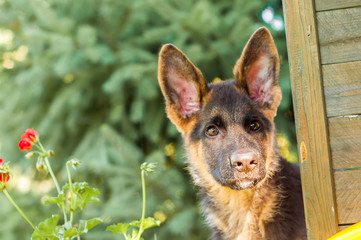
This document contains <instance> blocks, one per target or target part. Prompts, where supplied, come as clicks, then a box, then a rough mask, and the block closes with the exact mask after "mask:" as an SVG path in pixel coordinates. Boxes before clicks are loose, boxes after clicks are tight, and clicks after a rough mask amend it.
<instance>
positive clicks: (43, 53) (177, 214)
mask: <svg viewBox="0 0 361 240" xmlns="http://www.w3.org/2000/svg"><path fill="white" fill-rule="evenodd" d="M274 4H276V5H275V6H276V7H280V6H279V5H277V4H279V2H278V1H276V2H275V3H274ZM266 5H267V2H265V1H262V0H253V1H248V0H232V1H217V0H198V1H192V0H182V1H176V0H148V1H144V0H121V1H120V0H92V1H91V0H76V1H73V0H2V1H0V36H3V39H4V40H3V41H2V42H1V43H0V54H1V55H2V59H0V64H1V67H0V99H1V100H0V123H1V124H0V147H1V148H0V150H1V152H0V154H1V155H0V156H1V157H2V158H3V159H6V160H7V161H12V163H13V164H18V165H19V167H20V168H19V169H20V170H19V171H20V172H22V174H24V175H26V176H30V175H31V176H32V177H33V176H34V173H32V172H31V171H28V170H27V167H28V166H30V165H33V164H34V163H33V162H31V161H29V160H25V159H24V158H23V157H22V155H21V153H20V152H19V151H18V149H17V143H18V141H19V139H20V135H21V133H22V132H23V131H24V130H25V129H26V128H29V127H30V128H35V129H36V130H37V131H38V132H39V134H41V137H42V141H43V143H44V144H45V145H47V146H49V147H52V148H53V149H54V151H55V154H56V155H55V162H54V164H55V165H54V166H55V167H56V166H58V170H57V171H56V172H57V175H58V176H63V179H65V173H64V172H63V171H61V170H60V166H62V165H63V163H64V161H65V160H68V159H69V158H70V157H72V156H75V157H77V158H79V159H80V160H82V161H83V162H84V164H83V167H82V168H81V173H80V175H79V177H80V176H82V177H86V178H87V180H89V182H91V184H92V185H94V186H96V187H97V188H99V189H100V190H101V192H102V204H101V205H99V206H94V207H93V208H91V210H90V211H88V212H87V213H86V214H88V215H89V216H92V215H101V216H103V217H105V222H106V223H107V224H108V225H109V224H111V223H115V222H118V221H127V220H129V221H130V220H131V219H134V218H137V217H139V213H140V211H139V209H140V208H141V194H140V189H141V183H140V181H139V174H140V173H139V165H140V163H142V162H143V161H148V162H157V163H158V168H157V169H156V173H155V174H153V175H152V176H150V178H149V181H148V183H147V185H148V186H147V189H148V197H147V199H148V202H147V215H150V214H153V213H155V217H156V218H158V219H161V220H163V221H164V223H163V224H162V226H161V227H159V228H156V229H154V231H155V232H156V234H157V238H158V239H189V240H192V239H206V238H207V236H208V229H207V227H206V226H205V224H204V223H203V219H202V217H201V216H200V210H199V205H198V203H197V197H196V194H195V189H194V187H193V185H192V183H191V180H190V176H189V174H188V173H187V172H186V170H185V158H184V153H183V150H182V142H181V140H180V136H179V134H178V132H177V131H176V129H175V127H174V126H173V125H172V124H171V123H170V122H169V120H168V119H167V118H166V115H165V111H164V103H163V98H162V96H161V94H160V90H159V87H158V82H157V63H158V51H159V49H160V47H161V46H162V44H164V43H168V42H170V43H173V44H175V45H176V46H177V47H179V48H180V49H181V50H182V51H184V53H185V54H186V55H187V56H188V57H189V58H190V59H191V60H192V62H194V63H195V65H196V66H198V67H199V68H200V69H201V70H202V72H203V73H204V75H205V77H206V79H208V81H212V80H213V79H214V78H216V77H219V78H221V79H228V78H231V77H232V68H233V65H234V64H235V62H236V60H237V59H238V57H239V56H240V54H241V52H242V49H243V47H244V45H245V43H246V41H247V40H248V38H249V37H250V35H251V34H252V33H253V31H254V30H256V29H257V28H258V27H260V26H263V25H265V24H264V23H263V22H262V21H261V18H260V12H261V10H262V9H263V8H265V7H266ZM279 11H280V10H279ZM273 33H274V37H275V39H276V44H277V45H278V47H279V50H280V55H281V60H282V71H281V77H280V84H281V87H282V88H283V90H284V91H283V94H284V100H283V102H282V105H281V109H280V112H279V115H278V116H279V118H278V119H277V121H278V122H279V123H281V124H279V125H280V126H281V127H282V129H283V130H284V131H288V132H289V131H291V133H292V134H291V135H290V136H291V137H290V138H291V139H292V138H294V135H293V134H294V133H293V132H294V130H293V125H292V119H289V118H287V117H285V114H286V113H289V111H290V110H291V96H290V86H289V79H288V67H287V61H286V60H287V57H286V55H285V54H286V49H285V47H284V36H283V35H284V33H277V32H273ZM282 129H281V130H282ZM290 129H291V130H290ZM57 161H58V163H57ZM19 174H20V173H19ZM42 178H43V176H42V175H41V174H37V175H35V180H34V181H33V182H32V183H31V191H27V192H26V193H25V195H24V194H20V193H19V195H18V196H17V197H18V198H21V201H20V202H19V204H21V205H22V206H24V207H25V210H27V211H28V212H30V213H31V214H30V216H32V218H33V219H34V221H35V222H36V220H37V219H41V218H43V217H44V216H47V217H49V214H50V212H51V210H52V209H50V208H49V207H45V209H44V210H42V208H40V207H38V206H40V201H39V191H41V189H39V188H42V187H39V186H43V185H42V184H45V183H44V182H43V181H42ZM14 190H15V189H14ZM24 191H26V190H24ZM52 191H54V189H53V190H52ZM0 201H1V203H3V202H5V201H3V199H2V197H0ZM6 204H7V203H4V205H5V206H6V207H1V211H0V218H1V219H3V220H4V219H6V221H2V224H1V225H0V238H1V239H3V238H4V239H5V237H6V239H7V240H13V239H28V238H29V237H30V235H31V234H30V232H31V229H28V228H27V227H24V226H25V225H26V223H24V224H23V223H22V222H21V220H20V217H19V216H18V215H17V213H16V212H15V211H13V209H12V208H11V207H10V206H8V207H7V205H6ZM34 206H35V207H34ZM3 209H4V210H3ZM23 229H27V230H26V231H24V230H23ZM104 229H105V227H104V226H103V227H97V230H98V232H97V231H96V230H94V233H92V234H90V235H89V236H87V239H115V238H114V237H113V236H112V234H111V233H109V232H108V233H105V232H104ZM150 232H151V231H150ZM152 235H153V233H152V232H151V233H150V235H149V236H152ZM149 236H148V237H149Z"/></svg>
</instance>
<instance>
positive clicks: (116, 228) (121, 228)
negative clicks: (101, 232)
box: [106, 223, 131, 235]
mask: <svg viewBox="0 0 361 240" xmlns="http://www.w3.org/2000/svg"><path fill="white" fill-rule="evenodd" d="M130 227H131V225H130V224H129V223H118V224H117V225H115V224H114V225H110V226H108V227H107V229H106V230H107V231H111V232H113V234H114V235H116V234H125V233H127V232H128V230H129V228H130Z"/></svg>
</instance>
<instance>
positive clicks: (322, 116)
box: [283, 0, 338, 239]
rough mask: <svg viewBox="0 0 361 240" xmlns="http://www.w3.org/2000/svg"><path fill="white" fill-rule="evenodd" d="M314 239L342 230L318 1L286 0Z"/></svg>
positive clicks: (307, 210)
mask: <svg viewBox="0 0 361 240" xmlns="http://www.w3.org/2000/svg"><path fill="white" fill-rule="evenodd" d="M283 8H284V11H283V12H284V14H285V23H286V37H287V49H288V58H289V63H290V73H291V80H292V81H291V83H292V93H293V94H292V96H293V104H294V110H295V119H296V131H297V139H298V146H299V150H300V151H299V152H300V159H301V164H300V167H301V175H302V189H303V198H304V206H305V214H306V225H307V235H308V238H309V239H327V238H328V237H330V236H332V235H334V234H335V233H336V232H337V231H338V221H337V215H336V210H335V209H336V202H335V196H334V191H333V174H332V169H331V163H330V152H329V146H328V136H327V122H326V109H325V106H324V99H323V89H322V83H321V82H322V81H321V69H320V68H321V67H320V56H319V49H318V44H317V32H316V23H315V17H314V14H315V12H314V6H313V1H312V0H283Z"/></svg>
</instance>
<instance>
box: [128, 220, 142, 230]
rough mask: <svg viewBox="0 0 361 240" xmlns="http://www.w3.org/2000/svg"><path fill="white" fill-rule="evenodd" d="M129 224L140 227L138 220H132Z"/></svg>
mask: <svg viewBox="0 0 361 240" xmlns="http://www.w3.org/2000/svg"><path fill="white" fill-rule="evenodd" d="M130 226H132V227H138V228H140V221H139V220H134V221H132V222H131V223H130Z"/></svg>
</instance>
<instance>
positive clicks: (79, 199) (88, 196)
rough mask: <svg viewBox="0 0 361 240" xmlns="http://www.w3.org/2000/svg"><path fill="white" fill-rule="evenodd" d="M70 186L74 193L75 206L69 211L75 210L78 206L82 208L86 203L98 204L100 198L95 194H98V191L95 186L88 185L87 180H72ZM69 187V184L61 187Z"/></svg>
mask: <svg viewBox="0 0 361 240" xmlns="http://www.w3.org/2000/svg"><path fill="white" fill-rule="evenodd" d="M71 187H72V189H71V191H72V192H73V193H74V194H76V197H75V204H74V205H75V206H73V207H72V209H71V211H73V212H76V211H78V210H79V208H80V209H81V210H83V209H84V208H85V206H86V205H87V204H88V203H93V204H99V202H100V200H99V199H98V198H97V197H96V196H98V195H99V194H100V191H99V190H98V189H97V188H91V187H89V185H88V183H87V182H74V183H73V184H72V186H71ZM69 188H70V185H69V184H67V185H65V186H64V187H63V189H69ZM71 198H74V197H71Z"/></svg>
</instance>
